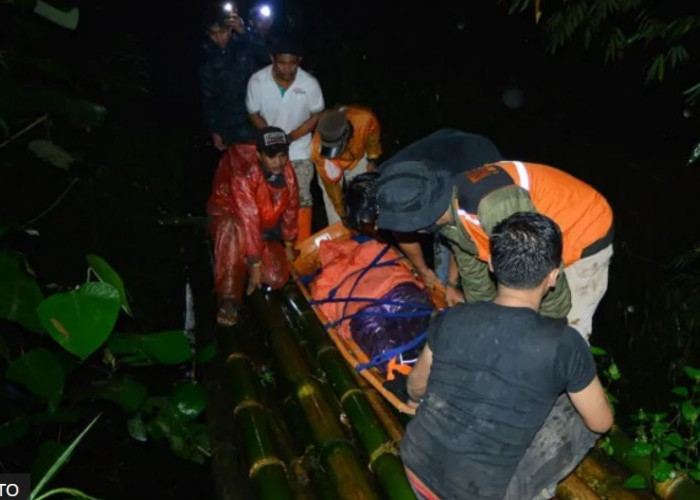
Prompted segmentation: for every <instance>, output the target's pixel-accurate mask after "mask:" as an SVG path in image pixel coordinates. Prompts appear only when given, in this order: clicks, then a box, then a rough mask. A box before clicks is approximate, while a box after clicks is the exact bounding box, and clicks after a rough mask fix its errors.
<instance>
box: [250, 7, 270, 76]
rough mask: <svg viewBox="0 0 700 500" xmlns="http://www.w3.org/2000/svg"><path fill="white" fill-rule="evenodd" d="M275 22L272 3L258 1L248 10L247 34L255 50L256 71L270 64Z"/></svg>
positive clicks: (253, 50)
mask: <svg viewBox="0 0 700 500" xmlns="http://www.w3.org/2000/svg"><path fill="white" fill-rule="evenodd" d="M274 22H275V16H274V12H273V10H272V5H271V4H270V3H267V2H262V3H256V4H255V5H253V6H252V7H251V8H250V10H249V11H248V26H247V27H246V35H247V37H248V41H249V42H250V47H251V50H252V52H253V60H254V63H255V71H257V70H259V69H261V68H263V67H265V66H267V65H268V64H270V52H271V51H272V25H273V23H274Z"/></svg>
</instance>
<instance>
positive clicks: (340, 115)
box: [311, 106, 382, 225]
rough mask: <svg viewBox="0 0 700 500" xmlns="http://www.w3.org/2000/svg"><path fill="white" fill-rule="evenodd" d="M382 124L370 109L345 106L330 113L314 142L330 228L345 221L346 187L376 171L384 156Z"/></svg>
mask: <svg viewBox="0 0 700 500" xmlns="http://www.w3.org/2000/svg"><path fill="white" fill-rule="evenodd" d="M379 138H380V128H379V120H377V117H376V116H375V114H374V113H373V112H372V110H370V109H369V108H365V107H362V106H341V107H339V108H336V109H332V110H328V111H326V112H325V113H324V114H323V115H322V116H321V118H320V119H319V121H318V125H317V126H316V132H315V133H314V136H313V139H312V141H311V159H312V160H313V162H314V165H315V166H316V172H317V173H318V183H319V185H320V186H321V190H322V192H323V201H324V204H325V206H326V216H327V217H328V224H329V225H330V224H333V223H335V222H338V221H339V220H340V219H341V218H344V217H345V206H344V204H343V183H344V181H347V182H349V181H350V180H351V179H353V178H355V177H356V176H358V175H360V174H363V173H365V172H368V171H374V170H376V165H377V159H378V158H379V157H380V156H381V154H382V146H381V144H380V142H379Z"/></svg>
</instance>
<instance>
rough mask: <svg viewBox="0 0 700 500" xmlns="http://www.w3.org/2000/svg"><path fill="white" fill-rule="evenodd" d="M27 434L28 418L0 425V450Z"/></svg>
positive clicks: (20, 418)
mask: <svg viewBox="0 0 700 500" xmlns="http://www.w3.org/2000/svg"><path fill="white" fill-rule="evenodd" d="M27 432H29V418H27V417H19V418H16V419H14V420H10V421H9V422H4V423H2V424H0V448H2V447H3V446H9V445H11V444H12V443H15V442H17V441H19V440H20V439H22V438H23V437H24V436H25V435H26V434H27Z"/></svg>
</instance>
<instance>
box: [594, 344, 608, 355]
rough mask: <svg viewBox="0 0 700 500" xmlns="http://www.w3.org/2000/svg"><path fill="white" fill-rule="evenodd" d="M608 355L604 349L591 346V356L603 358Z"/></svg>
mask: <svg viewBox="0 0 700 500" xmlns="http://www.w3.org/2000/svg"><path fill="white" fill-rule="evenodd" d="M607 353H608V351H606V350H605V349H603V348H601V347H596V346H594V345H592V346H591V354H593V355H594V356H605V355H606V354H607Z"/></svg>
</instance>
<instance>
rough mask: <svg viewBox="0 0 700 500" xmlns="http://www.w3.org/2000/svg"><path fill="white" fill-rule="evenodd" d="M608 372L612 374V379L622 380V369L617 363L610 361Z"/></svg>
mask: <svg viewBox="0 0 700 500" xmlns="http://www.w3.org/2000/svg"><path fill="white" fill-rule="evenodd" d="M608 374H609V375H610V378H611V379H612V380H620V377H621V375H620V369H619V368H618V367H617V365H616V364H615V363H610V367H609V368H608Z"/></svg>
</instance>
